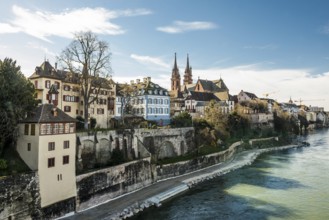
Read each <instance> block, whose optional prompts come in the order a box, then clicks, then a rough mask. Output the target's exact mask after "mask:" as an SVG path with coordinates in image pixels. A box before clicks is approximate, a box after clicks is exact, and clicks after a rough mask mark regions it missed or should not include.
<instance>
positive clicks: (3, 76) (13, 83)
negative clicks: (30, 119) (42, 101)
mask: <svg viewBox="0 0 329 220" xmlns="http://www.w3.org/2000/svg"><path fill="white" fill-rule="evenodd" d="M0 100H1V101H0V156H1V154H2V152H3V150H4V147H5V146H10V144H11V143H12V142H14V141H15V140H16V138H17V136H16V135H15V134H17V133H16V132H15V129H16V128H17V124H18V121H19V120H21V119H23V118H24V117H25V116H26V114H27V113H28V112H30V111H32V110H33V108H34V107H35V105H36V101H35V99H34V86H33V84H32V83H31V82H30V81H28V80H27V79H26V78H25V76H24V75H23V74H22V72H21V70H20V66H17V65H16V61H13V60H12V59H9V58H5V59H4V60H0Z"/></svg>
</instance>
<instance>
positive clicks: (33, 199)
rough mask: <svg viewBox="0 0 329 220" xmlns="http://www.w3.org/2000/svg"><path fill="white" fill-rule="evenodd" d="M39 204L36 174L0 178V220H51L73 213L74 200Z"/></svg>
mask: <svg viewBox="0 0 329 220" xmlns="http://www.w3.org/2000/svg"><path fill="white" fill-rule="evenodd" d="M40 204H41V203H40V191H39V177H38V175H37V173H35V172H33V173H26V174H17V175H12V176H7V177H0V219H53V218H56V217H60V216H63V215H65V214H67V213H70V212H74V211H75V198H71V199H67V200H65V201H61V202H58V203H55V204H52V205H50V206H47V207H44V208H41V205H40Z"/></svg>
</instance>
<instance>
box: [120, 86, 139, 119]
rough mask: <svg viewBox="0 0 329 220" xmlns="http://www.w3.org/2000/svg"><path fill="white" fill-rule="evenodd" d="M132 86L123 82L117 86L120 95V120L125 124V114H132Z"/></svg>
mask: <svg viewBox="0 0 329 220" xmlns="http://www.w3.org/2000/svg"><path fill="white" fill-rule="evenodd" d="M134 92H135V90H134V88H133V87H132V86H129V85H128V84H123V85H120V86H119V94H118V96H120V97H121V112H120V113H121V121H122V123H123V125H125V116H126V115H127V114H132V104H131V98H132V96H134Z"/></svg>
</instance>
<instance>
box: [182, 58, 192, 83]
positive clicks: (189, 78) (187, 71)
mask: <svg viewBox="0 0 329 220" xmlns="http://www.w3.org/2000/svg"><path fill="white" fill-rule="evenodd" d="M192 83H193V79H192V67H190V62H189V58H188V54H187V62H186V68H185V74H184V85H187V84H192Z"/></svg>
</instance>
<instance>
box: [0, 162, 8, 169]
mask: <svg viewBox="0 0 329 220" xmlns="http://www.w3.org/2000/svg"><path fill="white" fill-rule="evenodd" d="M7 168H8V165H7V161H6V160H4V159H0V170H6V169H7Z"/></svg>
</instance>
